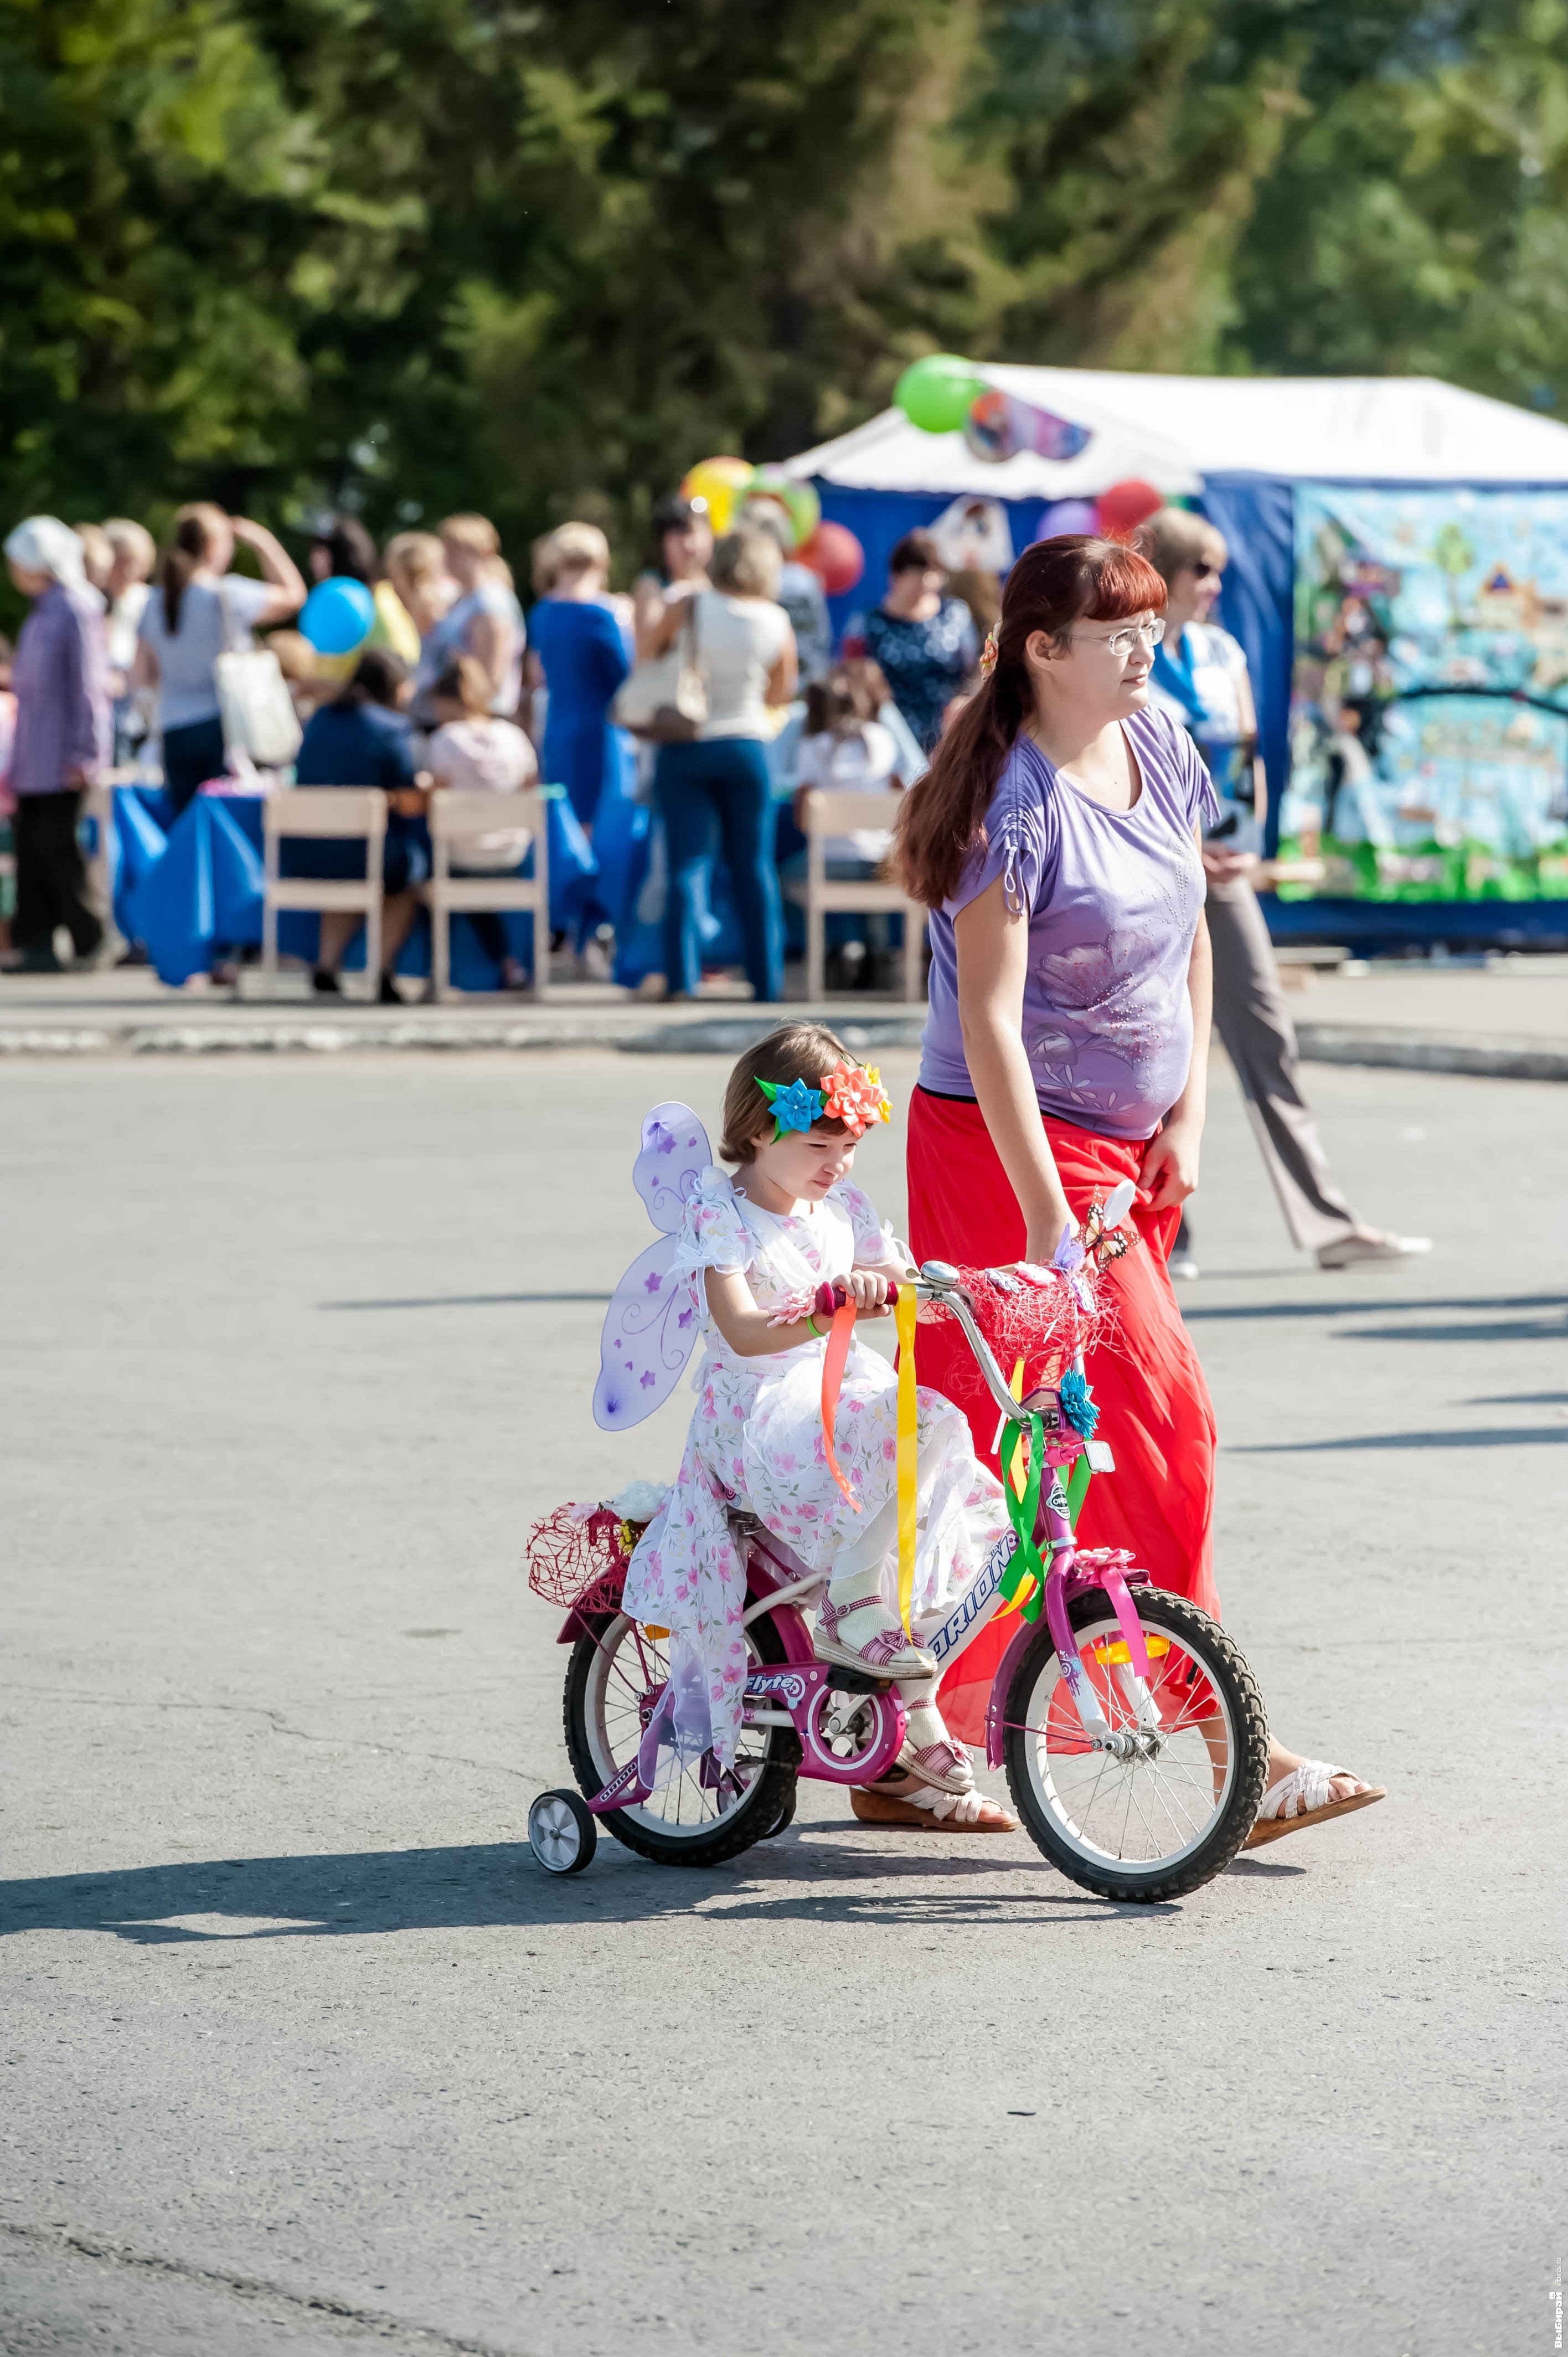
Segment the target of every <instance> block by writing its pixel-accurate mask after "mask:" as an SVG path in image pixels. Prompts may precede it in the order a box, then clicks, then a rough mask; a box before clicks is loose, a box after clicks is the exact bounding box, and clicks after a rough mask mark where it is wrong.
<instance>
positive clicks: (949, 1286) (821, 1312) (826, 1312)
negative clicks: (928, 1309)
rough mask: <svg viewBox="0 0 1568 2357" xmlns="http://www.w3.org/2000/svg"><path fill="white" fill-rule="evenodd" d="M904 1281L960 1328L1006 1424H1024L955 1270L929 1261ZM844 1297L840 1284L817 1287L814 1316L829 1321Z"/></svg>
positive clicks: (894, 1290) (891, 1293) (892, 1289)
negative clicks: (936, 1305)
mask: <svg viewBox="0 0 1568 2357" xmlns="http://www.w3.org/2000/svg"><path fill="white" fill-rule="evenodd" d="M905 1282H906V1284H907V1285H908V1287H909V1290H910V1291H911V1292H912V1293H915V1294H917V1295H918V1297H919V1298H920V1299H921V1300H922V1301H940V1303H941V1305H942V1307H943V1308H944V1309H948V1310H950V1311H951V1313H952V1315H953V1316H954V1317H955V1318H957V1319H958V1322H959V1324H960V1326H961V1328H962V1329H963V1334H964V1339H965V1340H966V1341H967V1342H968V1344H969V1347H970V1349H971V1350H972V1351H973V1352H974V1357H975V1363H976V1365H977V1366H978V1367H979V1369H980V1372H981V1374H982V1375H983V1377H984V1380H985V1388H986V1390H987V1391H988V1392H989V1393H990V1394H991V1396H992V1398H993V1400H994V1401H995V1403H996V1405H997V1406H998V1407H999V1408H1000V1409H1001V1411H1002V1413H1003V1415H1004V1416H1005V1417H1006V1418H1007V1420H1008V1422H1009V1423H1010V1424H1027V1423H1028V1421H1029V1417H1028V1412H1027V1410H1026V1409H1025V1408H1024V1407H1023V1406H1021V1405H1020V1404H1019V1403H1018V1401H1017V1400H1015V1398H1014V1396H1013V1394H1012V1393H1011V1392H1010V1391H1009V1389H1008V1387H1007V1384H1006V1383H1005V1381H1004V1377H1003V1373H1002V1370H1001V1368H1000V1367H999V1366H998V1365H997V1363H996V1360H995V1357H994V1355H993V1351H992V1349H991V1345H990V1343H989V1342H988V1341H987V1340H986V1339H985V1337H984V1335H983V1333H982V1332H981V1330H980V1328H979V1327H978V1325H977V1324H976V1323H975V1318H974V1312H973V1310H972V1308H970V1306H969V1302H968V1300H967V1298H966V1297H965V1295H964V1293H963V1290H962V1287H961V1285H960V1283H959V1273H958V1271H957V1269H956V1268H954V1267H952V1266H951V1265H950V1264H949V1263H948V1262H947V1261H942V1260H929V1261H927V1262H926V1263H925V1264H924V1265H923V1266H922V1268H921V1270H920V1274H919V1275H918V1277H909V1278H907V1279H906V1280H905ZM897 1298H898V1287H897V1285H892V1284H890V1285H889V1286H888V1287H887V1299H888V1301H889V1303H892V1302H895V1301H897ZM845 1299H846V1295H845V1293H844V1289H843V1286H842V1285H820V1286H818V1287H817V1300H816V1314H817V1316H818V1317H819V1318H831V1317H832V1314H833V1312H834V1310H835V1309H842V1308H843V1305H844V1301H845Z"/></svg>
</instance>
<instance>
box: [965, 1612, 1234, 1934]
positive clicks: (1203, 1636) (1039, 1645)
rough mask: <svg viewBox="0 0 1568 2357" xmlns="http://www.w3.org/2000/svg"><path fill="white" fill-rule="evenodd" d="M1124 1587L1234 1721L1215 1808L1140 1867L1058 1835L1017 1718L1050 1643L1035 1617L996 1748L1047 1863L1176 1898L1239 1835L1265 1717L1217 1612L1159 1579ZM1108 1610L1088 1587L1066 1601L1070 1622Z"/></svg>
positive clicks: (1217, 1864)
mask: <svg viewBox="0 0 1568 2357" xmlns="http://www.w3.org/2000/svg"><path fill="white" fill-rule="evenodd" d="M1132 1596H1133V1606H1134V1608H1135V1609H1136V1611H1137V1614H1138V1618H1139V1620H1140V1621H1141V1622H1142V1623H1143V1625H1144V1627H1145V1628H1147V1629H1150V1630H1152V1631H1169V1632H1170V1633H1171V1634H1172V1635H1173V1636H1175V1637H1177V1638H1179V1640H1180V1641H1181V1643H1182V1644H1183V1645H1184V1646H1185V1647H1186V1648H1187V1652H1189V1653H1190V1654H1191V1655H1192V1657H1193V1659H1194V1660H1195V1661H1197V1663H1199V1664H1200V1666H1201V1668H1202V1671H1203V1674H1204V1675H1205V1677H1206V1678H1208V1681H1209V1684H1211V1685H1212V1686H1213V1687H1214V1688H1215V1689H1216V1690H1217V1691H1219V1692H1220V1693H1221V1694H1222V1695H1223V1696H1224V1700H1225V1706H1226V1708H1227V1710H1228V1711H1229V1713H1230V1719H1231V1724H1232V1726H1233V1727H1234V1730H1235V1738H1236V1744H1237V1750H1238V1760H1237V1772H1236V1774H1235V1776H1234V1778H1233V1780H1232V1783H1231V1789H1230V1792H1229V1793H1228V1794H1227V1796H1226V1800H1225V1804H1224V1806H1223V1808H1222V1809H1221V1810H1220V1811H1219V1812H1218V1813H1217V1814H1216V1815H1215V1818H1214V1821H1213V1823H1212V1824H1211V1825H1210V1826H1209V1828H1208V1831H1207V1832H1206V1833H1205V1834H1204V1835H1203V1836H1202V1838H1201V1840H1199V1841H1198V1842H1197V1845H1196V1846H1194V1847H1193V1848H1191V1849H1190V1850H1188V1851H1187V1853H1186V1854H1185V1855H1184V1856H1183V1857H1181V1858H1180V1860H1179V1862H1177V1863H1176V1864H1174V1865H1171V1866H1166V1865H1165V1864H1164V1863H1163V1862H1162V1861H1158V1860H1156V1861H1154V1862H1153V1863H1152V1864H1151V1865H1150V1866H1149V1867H1143V1868H1140V1867H1126V1866H1113V1865H1111V1864H1109V1863H1107V1864H1105V1865H1099V1864H1097V1863H1096V1862H1095V1861H1094V1860H1093V1859H1090V1858H1088V1857H1085V1856H1084V1855H1083V1852H1082V1851H1081V1850H1079V1849H1077V1848H1075V1847H1074V1846H1072V1844H1071V1843H1070V1842H1069V1841H1067V1840H1066V1839H1065V1838H1064V1837H1063V1835H1062V1833H1061V1830H1060V1828H1059V1826H1058V1824H1057V1822H1056V1820H1055V1819H1054V1818H1053V1817H1052V1816H1051V1814H1050V1813H1049V1812H1048V1810H1047V1809H1046V1808H1044V1807H1043V1806H1042V1805H1041V1803H1040V1799H1039V1796H1038V1794H1037V1792H1036V1787H1035V1782H1034V1779H1033V1777H1032V1776H1031V1773H1030V1761H1029V1753H1028V1747H1029V1746H1030V1745H1031V1744H1032V1743H1034V1742H1035V1741H1036V1737H1035V1736H1034V1735H1033V1734H1032V1733H1031V1731H1030V1730H1029V1728H1028V1727H1026V1725H1025V1724H1023V1723H1022V1722H1024V1721H1026V1719H1027V1717H1028V1711H1029V1701H1030V1697H1031V1695H1033V1693H1034V1691H1035V1688H1036V1684H1037V1683H1038V1681H1039V1679H1040V1677H1041V1675H1042V1674H1043V1673H1044V1671H1045V1669H1046V1667H1047V1663H1048V1662H1049V1661H1050V1660H1051V1658H1052V1657H1053V1656H1054V1654H1055V1652H1056V1646H1055V1644H1054V1642H1053V1641H1052V1638H1051V1633H1050V1631H1049V1629H1048V1628H1047V1625H1046V1621H1045V1619H1044V1617H1043V1616H1042V1617H1041V1620H1040V1622H1039V1626H1038V1629H1037V1631H1036V1636H1035V1641H1034V1642H1033V1643H1032V1644H1031V1645H1029V1646H1028V1647H1027V1648H1026V1651H1025V1652H1024V1655H1023V1657H1022V1659H1021V1660H1020V1662H1019V1663H1018V1667H1017V1669H1016V1670H1015V1673H1014V1676H1013V1683H1012V1685H1011V1687H1010V1689H1009V1691H1008V1695H1007V1700H1006V1720H1007V1728H1006V1734H1005V1737H1004V1760H1005V1764H1006V1770H1007V1788H1008V1791H1009V1792H1010V1793H1011V1794H1012V1798H1013V1805H1014V1807H1015V1809H1016V1810H1017V1812H1018V1814H1019V1816H1020V1818H1021V1819H1022V1820H1023V1822H1024V1824H1025V1825H1026V1827H1027V1829H1028V1832H1029V1835H1030V1838H1031V1839H1032V1840H1033V1842H1034V1843H1035V1845H1036V1848H1038V1849H1039V1850H1040V1851H1041V1852H1043V1854H1044V1855H1045V1857H1047V1858H1048V1859H1049V1861H1050V1863H1051V1864H1052V1865H1053V1866H1055V1867H1058V1868H1059V1869H1060V1871H1061V1872H1062V1873H1063V1874H1065V1875H1067V1876H1069V1878H1070V1879H1071V1880H1072V1881H1074V1882H1076V1883H1077V1884H1078V1885H1079V1888H1080V1889H1084V1890H1089V1891H1092V1892H1093V1893H1094V1894H1095V1896H1096V1897H1097V1898H1101V1899H1119V1900H1133V1901H1137V1902H1141V1903H1144V1904H1152V1903H1154V1902H1155V1901H1156V1900H1168V1899H1185V1898H1186V1897H1187V1896H1188V1895H1189V1894H1190V1893H1191V1892H1192V1891H1194V1890H1198V1889H1202V1887H1203V1885H1204V1884H1205V1883H1206V1882H1210V1881H1212V1880H1213V1878H1214V1877H1215V1876H1216V1875H1217V1874H1219V1872H1221V1871H1222V1869H1223V1868H1224V1867H1227V1866H1229V1865H1230V1860H1231V1859H1232V1858H1233V1857H1235V1855H1236V1853H1237V1851H1238V1850H1239V1849H1240V1846H1241V1844H1242V1843H1243V1842H1244V1841H1245V1840H1246V1838H1247V1835H1248V1834H1249V1833H1250V1832H1251V1827H1252V1824H1253V1821H1254V1819H1255V1818H1256V1816H1257V1813H1258V1804H1259V1803H1260V1802H1261V1801H1262V1797H1263V1787H1264V1782H1265V1779H1266V1776H1267V1771H1268V1757H1269V1725H1268V1715H1267V1713H1266V1712H1265V1710H1264V1708H1263V1699H1262V1695H1261V1694H1260V1693H1259V1691H1258V1686H1257V1682H1256V1680H1255V1679H1254V1677H1253V1675H1252V1673H1251V1669H1250V1668H1249V1667H1248V1665H1247V1663H1246V1660H1245V1658H1244V1656H1243V1655H1242V1652H1241V1651H1240V1647H1239V1646H1238V1645H1237V1644H1236V1642H1235V1641H1234V1640H1233V1639H1232V1638H1230V1637H1229V1636H1227V1634H1226V1632H1225V1631H1224V1630H1223V1629H1222V1628H1221V1627H1220V1626H1219V1622H1218V1621H1217V1620H1211V1619H1210V1618H1209V1616H1208V1613H1207V1612H1205V1611H1203V1610H1201V1609H1199V1607H1198V1606H1197V1605H1196V1604H1191V1603H1189V1602H1188V1601H1187V1598H1186V1597H1184V1596H1175V1595H1172V1594H1171V1593H1170V1592H1169V1591H1168V1590H1167V1589H1165V1588H1160V1587H1146V1586H1144V1585H1142V1584H1140V1585H1139V1586H1138V1587H1134V1588H1133V1590H1132ZM1110 1609H1111V1606H1110V1599H1109V1598H1107V1597H1106V1596H1104V1595H1103V1594H1101V1593H1098V1592H1095V1593H1091V1594H1090V1595H1087V1596H1082V1597H1079V1598H1076V1599H1075V1601H1074V1602H1073V1604H1072V1605H1071V1607H1070V1608H1069V1610H1070V1617H1071V1620H1072V1624H1073V1626H1074V1628H1075V1629H1084V1628H1089V1627H1091V1626H1093V1625H1094V1624H1095V1623H1096V1622H1097V1621H1100V1620H1103V1618H1104V1617H1105V1615H1106V1614H1107V1613H1108V1612H1109V1611H1110Z"/></svg>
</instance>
